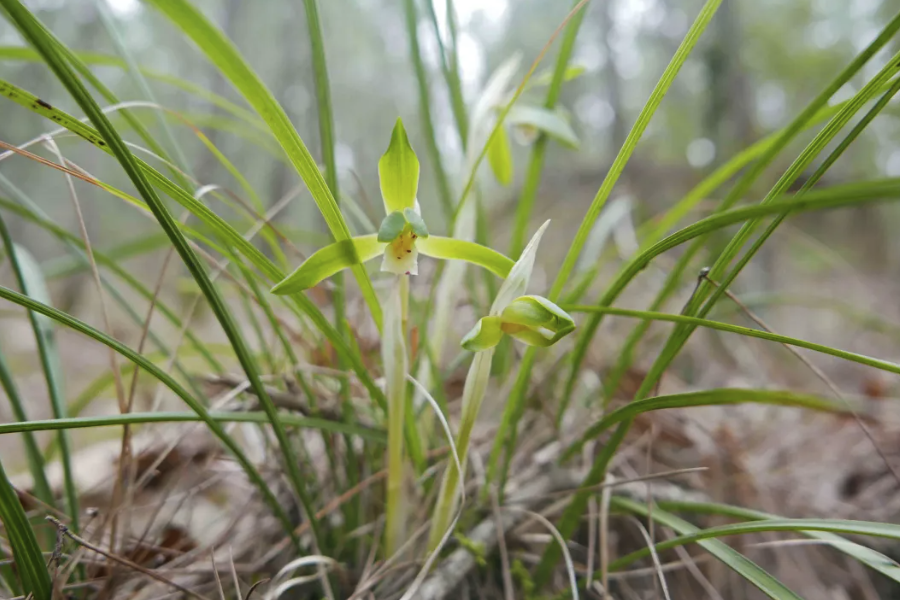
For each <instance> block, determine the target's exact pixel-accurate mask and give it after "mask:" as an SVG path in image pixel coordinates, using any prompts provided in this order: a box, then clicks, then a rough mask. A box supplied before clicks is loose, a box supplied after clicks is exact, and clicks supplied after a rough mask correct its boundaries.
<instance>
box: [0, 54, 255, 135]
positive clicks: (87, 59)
mask: <svg viewBox="0 0 900 600" xmlns="http://www.w3.org/2000/svg"><path fill="white" fill-rule="evenodd" d="M73 54H74V55H75V56H76V57H78V59H79V60H80V61H81V62H82V63H84V64H86V65H96V66H104V67H116V68H119V69H122V70H126V69H128V65H127V64H126V62H125V61H124V60H122V59H120V58H118V57H115V56H111V55H109V54H101V53H99V52H85V51H77V52H73ZM0 59H2V60H5V61H10V60H19V61H25V62H42V59H41V56H40V54H38V53H37V52H36V51H35V50H33V49H32V48H26V47H23V46H0ZM140 72H141V74H142V75H143V76H144V77H146V78H148V79H153V80H155V81H159V82H161V83H165V84H167V85H170V86H172V87H175V88H178V89H180V90H182V91H184V92H187V93H188V94H191V95H193V96H196V97H198V98H200V99H202V100H205V101H206V102H209V103H210V104H212V105H213V106H216V107H218V108H221V109H222V110H224V111H225V112H227V113H229V114H231V115H233V116H234V117H236V118H237V119H239V120H240V121H242V122H244V123H246V124H248V125H251V126H252V127H254V128H256V129H260V130H265V128H266V125H265V123H263V122H262V121H261V120H260V119H259V117H257V116H256V115H255V114H254V113H252V112H250V111H249V110H247V109H246V108H243V107H240V106H238V105H237V104H235V103H233V102H231V101H230V100H228V99H227V98H223V97H222V96H220V95H218V94H215V93H213V92H210V91H209V90H207V89H206V88H204V87H203V86H200V85H198V84H196V83H193V82H191V81H188V80H186V79H181V78H179V77H174V76H172V75H169V74H167V73H160V72H158V71H154V70H152V69H147V68H143V67H141V68H140Z"/></svg>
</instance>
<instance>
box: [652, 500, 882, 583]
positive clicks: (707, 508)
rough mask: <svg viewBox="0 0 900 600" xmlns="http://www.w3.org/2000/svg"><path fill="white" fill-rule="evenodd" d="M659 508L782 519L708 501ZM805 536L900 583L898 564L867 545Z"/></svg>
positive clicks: (832, 536)
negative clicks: (821, 542) (827, 545)
mask: <svg viewBox="0 0 900 600" xmlns="http://www.w3.org/2000/svg"><path fill="white" fill-rule="evenodd" d="M659 507H660V508H662V509H663V510H667V511H671V512H692V513H701V514H708V515H722V516H726V517H732V518H736V519H741V520H746V521H759V520H767V519H776V520H780V519H782V517H780V516H778V515H773V514H769V513H765V512H761V511H758V510H751V509H749V508H742V507H739V506H731V505H728V504H715V503H711V502H686V501H670V500H661V501H660V502H659ZM799 533H801V534H803V535H805V536H807V537H810V538H813V539H817V540H822V541H823V542H826V543H828V544H829V545H830V546H831V547H832V548H834V549H835V550H837V551H838V552H843V553H844V554H846V555H847V556H850V557H852V558H854V559H856V560H858V561H859V562H861V563H863V564H864V565H867V566H868V567H870V568H872V569H874V570H876V571H878V572H879V573H881V574H882V575H884V576H886V577H889V578H890V579H893V580H894V581H896V582H898V583H900V564H898V563H897V561H895V560H894V559H892V558H889V557H887V556H885V555H884V554H882V553H881V552H878V551H877V550H874V549H872V548H868V547H866V546H863V545H860V544H857V543H855V542H851V541H850V540H848V539H846V538H843V537H841V536H839V535H835V534H833V533H830V532H827V531H811V530H805V531H801V532H799Z"/></svg>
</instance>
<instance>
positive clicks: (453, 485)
mask: <svg viewBox="0 0 900 600" xmlns="http://www.w3.org/2000/svg"><path fill="white" fill-rule="evenodd" d="M493 358H494V349H493V348H491V349H489V350H485V351H484V352H476V353H475V358H474V359H473V360H472V366H470V367H469V373H468V374H467V375H466V384H465V387H464V388H463V400H462V420H461V421H460V424H459V433H458V434H457V437H456V451H457V453H458V454H459V462H460V464H461V465H462V468H463V473H462V474H460V472H459V470H458V469H457V468H456V465H455V464H453V463H452V462H451V463H450V464H449V465H448V467H447V470H446V471H445V472H444V478H443V480H442V481H441V489H440V491H439V492H438V502H437V505H436V506H435V509H434V515H433V517H432V519H431V532H430V533H429V535H428V550H429V551H431V550H434V549H435V548H436V547H437V546H438V544H439V543H440V541H441V538H442V537H443V536H444V533H445V532H446V531H447V527H449V526H450V522H451V521H452V519H453V513H454V511H455V509H456V502H457V497H456V494H457V489H458V487H459V484H458V482H459V478H460V476H461V475H462V476H463V477H465V468H466V457H467V456H468V452H469V440H470V439H471V436H472V429H473V428H474V427H475V422H476V421H477V420H478V413H479V411H480V410H481V402H482V400H484V393H485V390H486V389H487V384H488V380H489V379H490V377H491V362H492V361H493Z"/></svg>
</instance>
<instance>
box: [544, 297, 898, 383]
mask: <svg viewBox="0 0 900 600" xmlns="http://www.w3.org/2000/svg"><path fill="white" fill-rule="evenodd" d="M562 308H563V310H566V311H569V312H589V313H595V314H597V313H599V314H608V315H617V316H620V317H632V318H635V319H645V320H646V319H650V320H655V321H669V322H671V323H681V324H686V325H693V326H694V327H707V328H709V329H716V330H718V331H726V332H728V333H737V334H739V335H744V336H747V337H755V338H759V339H761V340H767V341H770V342H778V343H779V344H787V345H789V346H796V347H798V348H806V349H808V350H813V351H815V352H820V353H822V354H827V355H829V356H835V357H837V358H842V359H844V360H849V361H851V362H855V363H859V364H861V365H866V366H869V367H874V368H876V369H880V370H882V371H887V372H889V373H896V374H900V365H898V364H895V363H892V362H888V361H885V360H880V359H877V358H871V357H869V356H865V355H863V354H857V353H855V352H848V351H846V350H838V349H837V348H832V347H830V346H825V345H822V344H816V343H814V342H807V341H805V340H800V339H797V338H792V337H787V336H784V335H778V334H775V333H769V332H768V331H763V330H761V329H751V328H749V327H741V326H740V325H731V324H729V323H721V322H719V321H710V320H708V319H701V318H699V317H691V316H689V315H671V314H668V313H660V312H651V311H647V310H629V309H626V308H615V307H611V306H590V305H587V306H585V305H571V306H570V305H563V306H562Z"/></svg>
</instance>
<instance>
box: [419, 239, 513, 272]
mask: <svg viewBox="0 0 900 600" xmlns="http://www.w3.org/2000/svg"><path fill="white" fill-rule="evenodd" d="M416 245H417V246H418V248H419V250H420V251H421V252H422V254H424V255H425V256H430V257H432V258H439V259H442V260H464V261H466V262H469V263H472V264H473V265H478V266H479V267H483V268H485V269H487V270H488V271H490V272H491V273H493V274H494V275H496V276H497V277H501V278H505V277H506V276H507V275H509V273H510V269H512V268H513V261H512V260H510V259H509V258H507V257H506V256H504V255H503V254H500V253H499V252H497V251H496V250H493V249H491V248H488V247H487V246H482V245H481V244H476V243H475V242H468V241H465V240H457V239H454V238H448V237H443V236H440V235H432V236H429V237H427V238H420V239H419V240H417V244H416Z"/></svg>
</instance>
